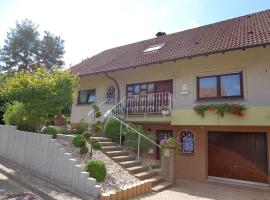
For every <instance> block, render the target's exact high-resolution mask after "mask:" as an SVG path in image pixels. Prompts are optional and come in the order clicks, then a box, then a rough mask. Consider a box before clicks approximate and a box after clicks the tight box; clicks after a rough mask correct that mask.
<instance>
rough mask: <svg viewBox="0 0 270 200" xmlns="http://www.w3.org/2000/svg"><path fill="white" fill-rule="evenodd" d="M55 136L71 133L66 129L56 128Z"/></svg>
mask: <svg viewBox="0 0 270 200" xmlns="http://www.w3.org/2000/svg"><path fill="white" fill-rule="evenodd" d="M57 134H64V135H71V134H72V132H71V131H70V130H68V129H66V128H58V129H57Z"/></svg>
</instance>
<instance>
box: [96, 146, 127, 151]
mask: <svg viewBox="0 0 270 200" xmlns="http://www.w3.org/2000/svg"><path fill="white" fill-rule="evenodd" d="M122 149H123V148H122V147H121V146H103V147H101V151H103V152H107V151H120V150H122Z"/></svg>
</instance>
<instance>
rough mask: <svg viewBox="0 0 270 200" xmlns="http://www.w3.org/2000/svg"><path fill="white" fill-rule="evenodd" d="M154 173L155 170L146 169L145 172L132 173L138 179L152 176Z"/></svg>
mask: <svg viewBox="0 0 270 200" xmlns="http://www.w3.org/2000/svg"><path fill="white" fill-rule="evenodd" d="M156 174H157V172H155V171H146V172H140V173H137V174H134V176H135V177H136V178H138V179H140V180H145V179H148V178H151V177H153V176H156Z"/></svg>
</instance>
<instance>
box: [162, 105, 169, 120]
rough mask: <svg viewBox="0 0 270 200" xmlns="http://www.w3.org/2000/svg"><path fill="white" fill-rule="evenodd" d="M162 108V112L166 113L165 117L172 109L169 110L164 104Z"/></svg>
mask: <svg viewBox="0 0 270 200" xmlns="http://www.w3.org/2000/svg"><path fill="white" fill-rule="evenodd" d="M160 110H161V114H162V115H164V117H165V116H166V115H168V114H170V111H169V109H168V108H167V106H164V105H163V106H161V108H160Z"/></svg>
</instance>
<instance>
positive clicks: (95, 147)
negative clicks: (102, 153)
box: [91, 139, 101, 150]
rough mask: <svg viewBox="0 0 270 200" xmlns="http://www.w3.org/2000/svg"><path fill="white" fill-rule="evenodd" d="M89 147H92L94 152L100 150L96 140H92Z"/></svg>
mask: <svg viewBox="0 0 270 200" xmlns="http://www.w3.org/2000/svg"><path fill="white" fill-rule="evenodd" d="M91 146H92V147H93V149H95V150H100V149H101V144H100V143H99V142H98V141H97V140H96V139H93V140H92V142H91Z"/></svg>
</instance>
